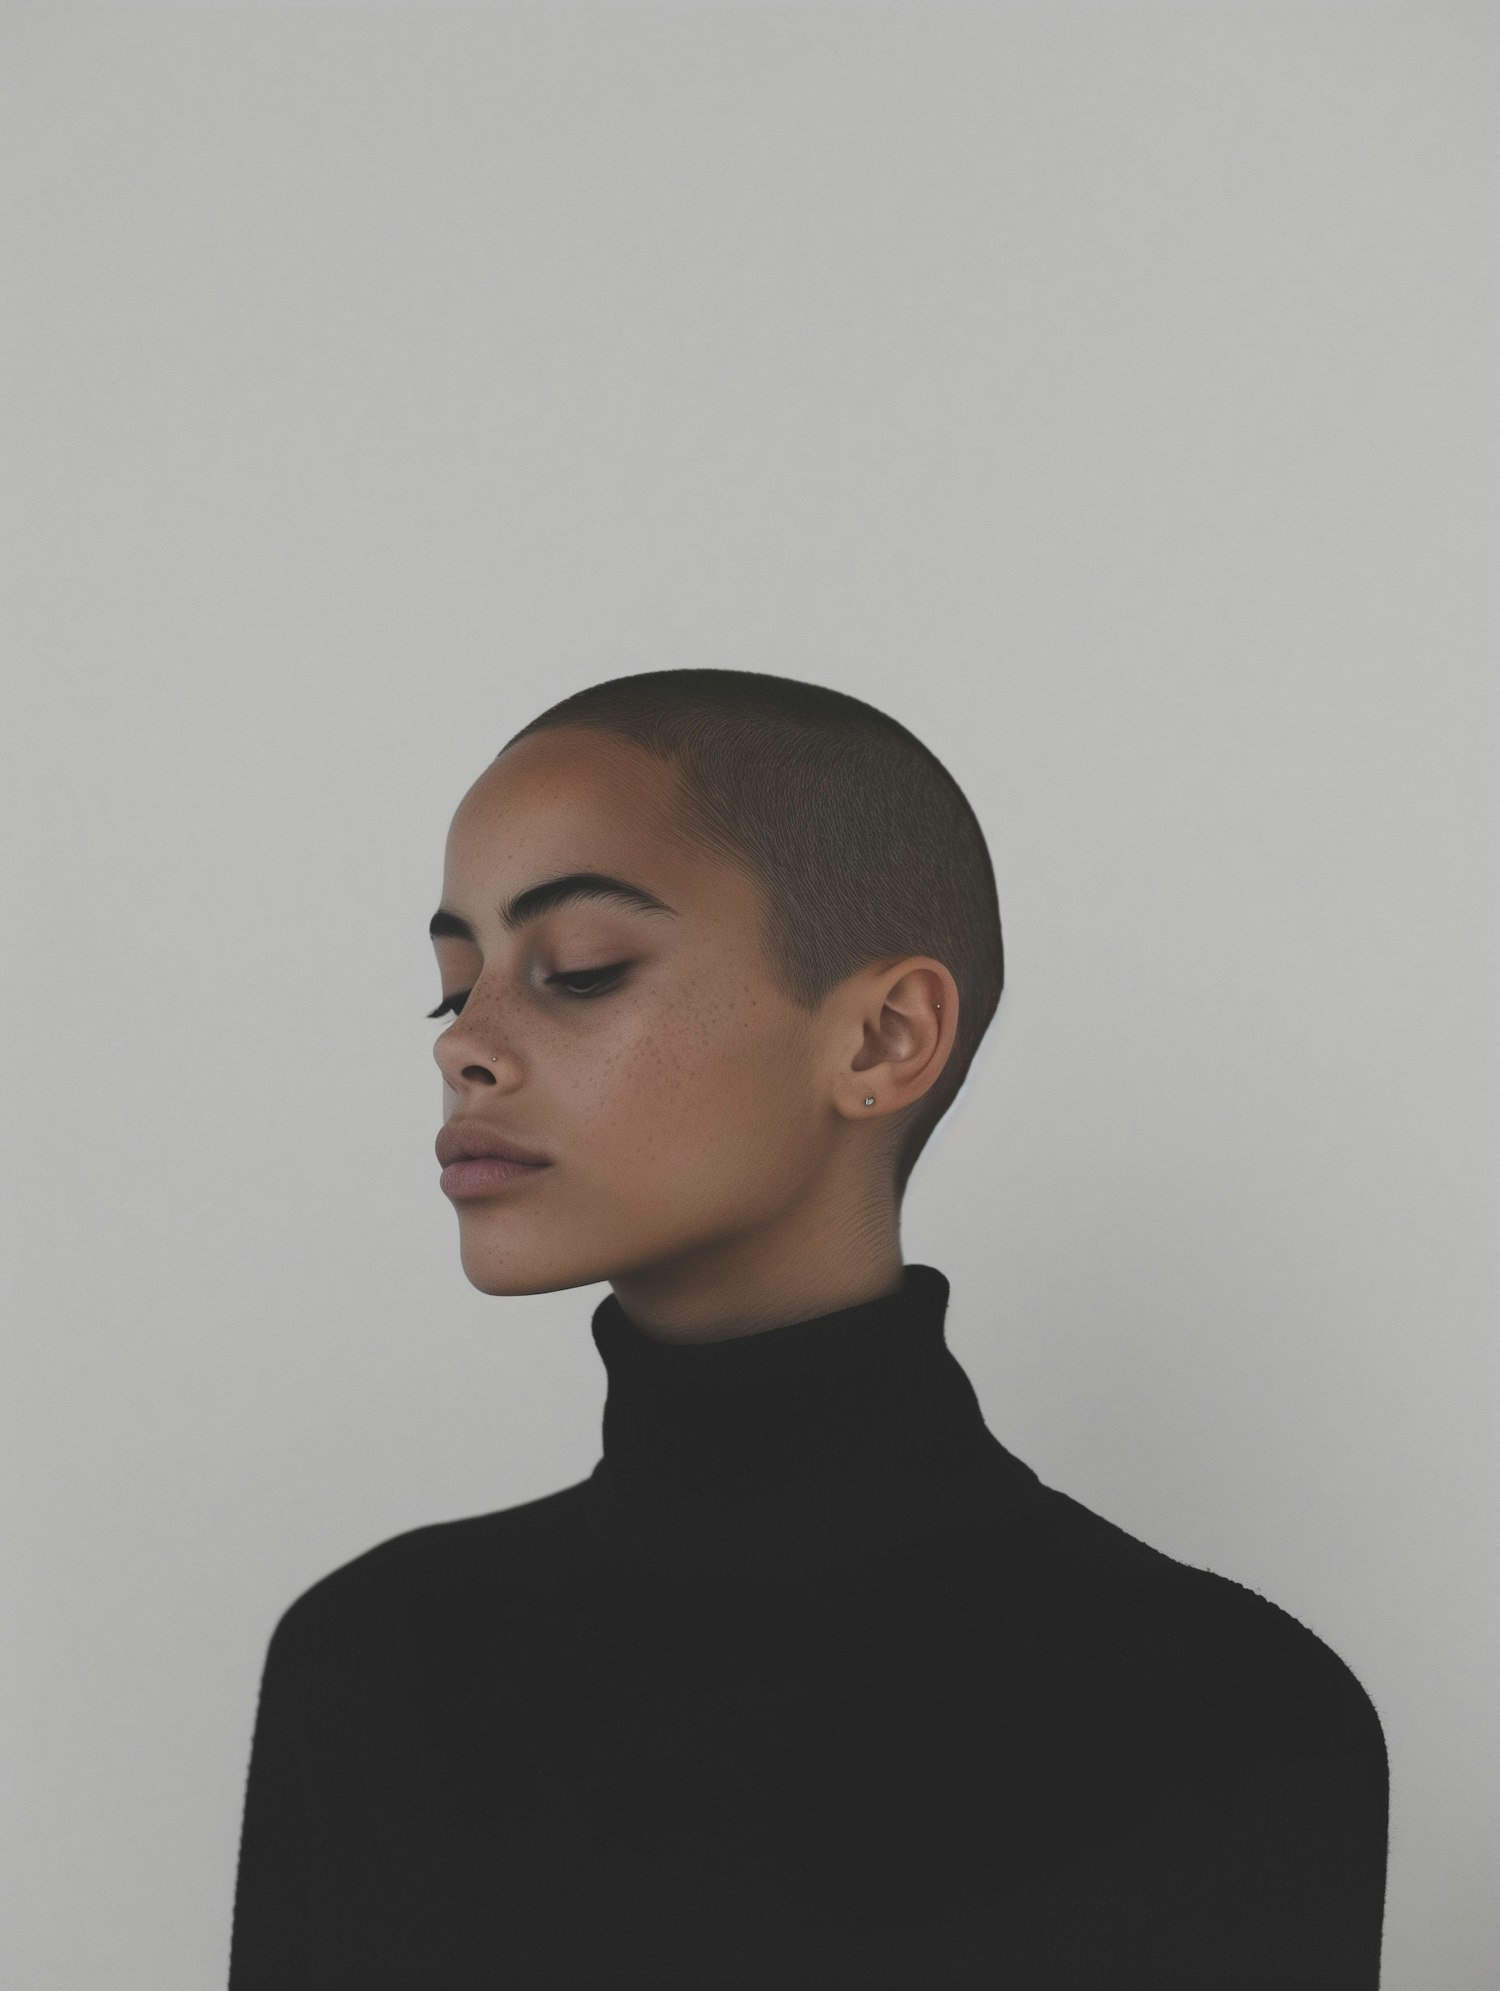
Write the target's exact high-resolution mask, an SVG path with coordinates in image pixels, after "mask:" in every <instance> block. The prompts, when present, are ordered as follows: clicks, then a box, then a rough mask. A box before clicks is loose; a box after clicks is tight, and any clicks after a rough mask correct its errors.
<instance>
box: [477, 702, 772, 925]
mask: <svg viewBox="0 0 1500 1991" xmlns="http://www.w3.org/2000/svg"><path fill="white" fill-rule="evenodd" d="M676 794H677V776H676V773H675V771H674V770H673V769H672V768H671V767H670V766H669V765H667V764H666V763H665V762H662V761H658V760H655V759H653V758H652V757H651V756H650V755H649V754H646V753H643V752H642V751H641V750H640V749H639V748H637V747H634V746H632V745H631V743H630V742H629V741H628V740H620V739H617V738H613V737H610V736H608V735H604V736H601V735H599V734H598V733H597V732H593V731H585V730H583V729H580V728H567V727H559V728H557V729H556V730H555V731H552V732H544V733H532V734H529V735H528V736H527V737H526V738H525V739H523V740H518V741H516V743H515V744H514V746H511V747H507V748H506V749H505V751H504V753H503V754H501V755H500V756H499V757H498V758H497V759H496V760H494V761H492V762H491V763H490V765H489V766H488V767H487V768H486V769H485V771H484V773H483V774H482V775H481V776H480V777H479V779H478V780H477V781H476V782H475V783H474V784H473V786H472V787H471V788H470V789H469V791H468V793H467V794H466V795H465V796H464V798H463V800H462V801H461V802H460V803H459V806H458V809H457V811H456V812H455V814H454V817H453V822H452V825H451V826H450V828H449V831H448V847H447V852H446V856H445V860H444V867H443V869H444V890H443V899H444V903H445V904H446V905H449V906H452V907H454V908H455V909H457V908H459V907H466V908H471V909H472V910H473V911H474V912H477V914H478V916H479V917H480V918H481V919H483V918H487V917H488V915H489V913H490V912H491V911H492V910H493V906H494V901H496V900H497V899H499V898H502V897H509V896H510V895H512V894H513V893H516V892H520V891H524V890H526V889H527V888H528V887H530V886H532V885H534V884H536V883H538V882H539V881H540V880H543V879H546V878H551V877H556V876H558V875H560V874H562V873H565V872H573V871H593V872H603V873H606V874H607V875H610V876H613V877H618V878H623V879H626V880H628V881H629V882H630V883H631V884H633V885H639V886H643V887H644V888H645V889H646V890H647V891H649V892H652V893H654V894H655V895H656V897H658V898H660V899H662V900H664V901H665V902H666V903H667V904H668V905H669V906H671V907H673V908H674V909H675V910H676V912H677V913H678V914H679V915H683V916H685V917H683V918H680V919H676V920H666V921H663V922H662V923H661V925H660V926H659V927H654V928H653V931H655V932H657V933H658V935H659V936H660V937H663V938H665V937H666V936H667V935H668V933H669V932H672V933H674V934H675V935H676V936H677V937H679V938H681V939H686V938H687V934H688V932H689V930H691V931H693V932H694V933H696V934H697V936H698V937H699V938H700V939H702V940H704V941H711V942H712V943H713V944H714V945H715V946H717V947H724V948H726V949H731V950H734V951H735V952H742V951H748V952H751V953H755V952H758V949H759V945H760V917H761V905H760V891H759V887H758V885H757V884H756V882H755V880H754V878H753V876H752V875H751V873H750V872H749V870H748V869H747V868H745V867H743V866H741V865H738V864H736V863H734V862H733V860H732V859H729V860H725V859H721V858H718V857H716V856H715V855H714V854H713V853H711V852H705V851H703V850H701V849H699V848H696V847H695V846H693V845H692V844H690V843H688V842H687V841H686V840H685V838H684V835H683V832H682V830H681V828H680V827H679V826H678V825H677V824H676V823H675V822H674V821H673V817H672V803H673V800H674V798H675V796H676Z"/></svg>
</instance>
